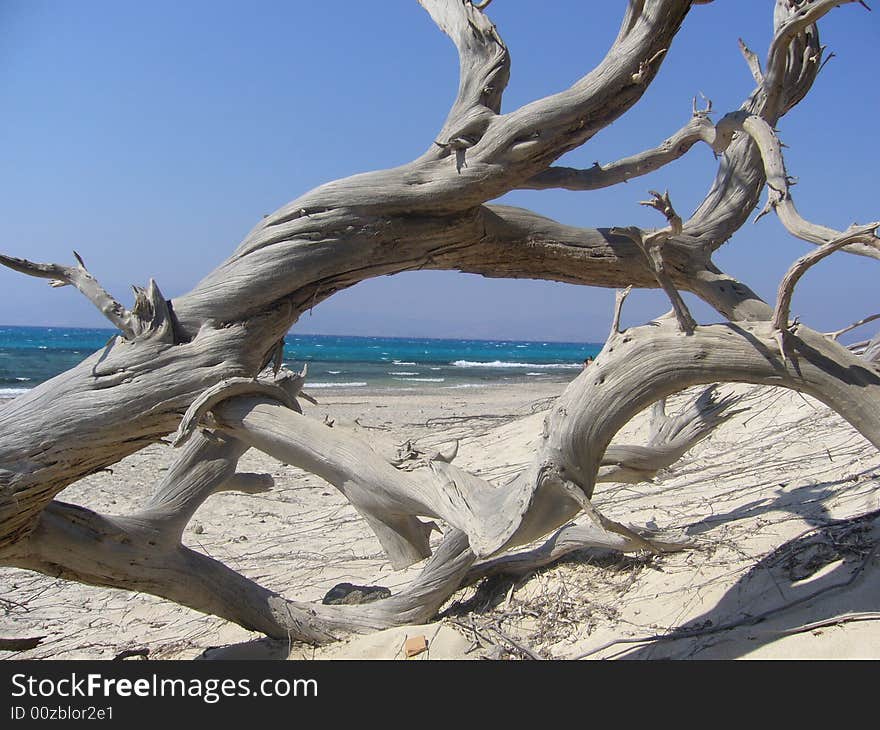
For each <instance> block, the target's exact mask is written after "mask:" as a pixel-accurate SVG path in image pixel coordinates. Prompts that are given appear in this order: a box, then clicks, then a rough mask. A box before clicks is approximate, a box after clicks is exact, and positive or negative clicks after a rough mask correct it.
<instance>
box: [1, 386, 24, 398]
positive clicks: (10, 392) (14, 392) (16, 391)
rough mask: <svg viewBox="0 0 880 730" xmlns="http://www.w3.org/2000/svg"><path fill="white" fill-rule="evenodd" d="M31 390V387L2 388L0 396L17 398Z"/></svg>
mask: <svg viewBox="0 0 880 730" xmlns="http://www.w3.org/2000/svg"><path fill="white" fill-rule="evenodd" d="M29 390H30V388H0V398H15V397H16V396H19V395H21V394H22V393H27V392H28V391H29Z"/></svg>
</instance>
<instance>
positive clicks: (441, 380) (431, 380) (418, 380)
mask: <svg viewBox="0 0 880 730" xmlns="http://www.w3.org/2000/svg"><path fill="white" fill-rule="evenodd" d="M394 379H395V380H405V381H407V382H412V383H445V382H446V378H394Z"/></svg>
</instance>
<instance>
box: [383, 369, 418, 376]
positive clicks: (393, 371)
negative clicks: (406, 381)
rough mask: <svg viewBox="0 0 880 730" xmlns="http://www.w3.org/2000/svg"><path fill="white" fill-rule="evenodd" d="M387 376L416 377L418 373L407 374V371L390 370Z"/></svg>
mask: <svg viewBox="0 0 880 730" xmlns="http://www.w3.org/2000/svg"><path fill="white" fill-rule="evenodd" d="M388 374H389V375H418V373H415V372H409V371H408V370H392V371H391V372H389V373H388Z"/></svg>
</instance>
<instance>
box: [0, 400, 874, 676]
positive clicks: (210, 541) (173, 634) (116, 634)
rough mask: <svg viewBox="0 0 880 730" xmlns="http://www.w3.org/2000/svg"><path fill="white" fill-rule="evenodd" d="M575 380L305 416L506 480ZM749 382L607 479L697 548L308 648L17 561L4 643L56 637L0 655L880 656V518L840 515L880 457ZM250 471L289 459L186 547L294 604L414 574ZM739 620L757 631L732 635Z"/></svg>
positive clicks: (623, 513)
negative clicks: (697, 435)
mask: <svg viewBox="0 0 880 730" xmlns="http://www.w3.org/2000/svg"><path fill="white" fill-rule="evenodd" d="M562 387H563V386H562V385H560V384H553V383H537V384H529V385H528V386H519V385H518V386H505V387H492V388H473V389H468V390H467V391H450V390H445V391H443V390H439V389H437V390H433V391H430V390H429V391H424V392H418V393H416V392H406V393H399V394H395V395H389V394H365V393H361V392H355V391H352V392H350V393H335V392H334V393H333V394H330V393H328V392H326V391H325V392H321V393H319V394H318V395H319V398H320V400H321V401H322V402H321V405H319V406H315V407H312V408H311V409H310V410H309V411H307V412H308V413H310V414H311V415H314V416H315V417H317V418H319V419H320V418H323V417H324V416H325V415H327V416H329V417H331V418H339V419H352V418H355V417H357V418H358V419H359V421H360V423H361V424H362V425H368V426H373V427H376V428H375V429H371V430H370V433H371V434H373V435H374V436H375V438H378V439H384V440H386V441H390V442H401V441H403V440H404V439H406V438H414V439H418V443H419V444H420V445H423V446H428V445H433V446H436V445H439V444H442V443H443V442H444V441H449V440H450V439H452V438H460V439H461V449H460V452H459V456H458V457H457V459H456V463H457V464H459V465H460V466H463V467H465V468H468V469H471V470H472V471H474V472H476V473H478V474H480V476H483V477H485V478H488V479H490V480H493V481H496V482H503V481H505V480H506V478H507V477H509V476H510V475H511V474H514V473H515V472H516V471H517V469H518V468H520V467H521V466H522V465H523V464H525V463H527V462H528V460H529V459H530V454H531V448H530V446H531V443H532V442H533V440H534V439H535V438H536V437H537V435H538V434H539V433H540V427H541V420H542V415H541V414H540V412H539V413H537V414H536V415H532V416H529V415H528V414H530V413H532V411H533V410H534V409H535V408H536V407H537V406H539V405H540V403H541V402H542V401H543V400H544V399H546V398H549V397H551V396H553V395H555V394H557V393H558V392H560V391H561V389H562ZM727 389H728V390H730V389H731V388H727ZM736 390H738V391H740V392H743V393H745V394H746V396H747V400H748V403H749V405H751V406H752V408H751V409H750V410H748V411H747V412H744V413H741V414H739V415H737V416H736V417H735V418H734V419H732V420H731V421H730V422H728V423H727V424H725V425H723V426H722V427H721V428H720V429H719V430H718V431H717V432H716V433H715V434H713V435H712V436H711V437H710V438H709V439H707V440H706V441H704V442H702V443H701V444H699V445H698V446H697V447H696V448H695V449H694V450H692V451H691V452H690V453H688V454H687V455H686V456H685V457H684V459H682V460H681V461H680V462H679V463H678V464H676V465H675V467H674V468H673V469H672V470H671V471H670V473H669V474H665V475H663V476H662V478H660V479H657V480H655V482H653V483H648V484H640V485H635V486H633V485H612V484H608V485H600V486H599V489H597V493H596V495H595V502H596V504H597V506H598V507H599V508H600V509H601V510H603V511H604V512H605V513H606V514H607V515H608V516H609V517H612V518H614V519H617V520H619V521H624V522H628V523H632V524H635V525H652V526H657V527H662V528H678V529H681V530H684V531H686V532H687V533H689V534H690V535H691V536H692V537H693V538H694V539H695V541H696V546H695V549H693V550H689V551H686V552H682V553H676V554H670V555H664V556H661V557H653V558H652V557H647V556H620V555H610V554H606V555H598V554H596V553H592V554H590V553H587V552H581V553H576V554H574V555H573V556H571V557H570V558H568V559H566V560H564V561H563V562H562V563H560V564H557V565H555V566H552V567H549V568H546V569H543V570H541V571H538V572H536V573H533V574H531V575H528V576H525V577H524V578H522V579H521V580H519V581H517V582H514V581H511V580H507V579H503V578H502V579H497V580H495V581H493V582H492V583H491V584H489V585H486V586H483V587H482V588H481V589H480V592H479V594H477V588H470V589H466V590H463V591H461V592H460V593H459V594H458V595H456V596H455V597H454V600H456V601H459V602H464V601H468V600H469V599H473V600H472V601H471V606H472V609H473V610H471V611H469V612H462V611H457V610H455V609H454V608H453V610H452V611H450V616H449V617H448V618H447V619H445V620H444V621H442V622H440V623H437V624H433V625H431V626H422V627H404V628H402V629H394V630H389V631H387V632H381V633H380V634H376V635H372V636H368V637H353V638H351V639H348V640H346V641H345V642H341V643H339V644H336V645H332V646H329V647H324V648H320V649H312V648H304V647H293V651H292V652H290V651H288V647H284V646H282V647H279V646H278V645H277V644H267V642H262V641H259V638H260V637H259V636H258V635H256V634H253V633H250V632H248V631H245V630H244V629H242V628H240V627H238V626H235V625H233V624H230V623H228V622H226V621H223V620H221V619H217V618H213V617H208V616H204V615H202V614H199V613H197V612H194V611H191V610H189V609H186V608H183V607H180V606H177V605H175V604H172V603H169V602H167V601H164V600H161V599H158V598H154V597H152V596H148V595H144V594H133V593H129V592H125V591H117V590H112V589H103V588H93V587H88V586H83V585H80V584H76V583H69V582H66V581H62V580H56V579H52V578H48V577H46V576H42V575H37V574H33V573H29V572H25V571H19V570H12V569H0V585H2V586H3V590H2V593H0V637H4V638H10V637H25V636H42V635H44V636H46V638H45V639H44V641H43V642H42V643H41V644H40V645H39V646H38V647H37V648H35V649H33V650H29V651H27V652H20V653H17V654H14V655H13V654H3V655H0V656H6V657H13V656H14V657H15V658H25V659H27V658H32V659H38V658H65V659H67V658H105V659H106V658H112V657H113V656H115V655H116V654H118V653H119V652H120V651H123V650H125V649H132V648H140V647H146V648H148V649H149V651H150V657H152V658H193V657H196V656H199V655H201V654H202V653H203V652H205V651H206V650H208V649H209V648H210V647H226V648H224V649H222V650H214V651H212V652H209V654H210V655H211V656H229V655H231V654H237V655H251V656H253V655H258V656H286V655H288V654H290V656H291V657H293V658H311V657H315V658H333V659H336V658H388V659H402V658H403V653H402V650H401V649H402V645H403V642H404V641H405V640H406V638H407V636H414V635H424V636H425V637H426V638H428V639H429V650H428V652H425V653H423V654H421V655H419V656H418V657H414V658H413V659H426V658H427V659H431V658H433V659H437V658H478V657H480V656H492V657H509V656H516V657H519V656H522V651H521V650H520V649H516V648H515V647H514V644H519V645H520V646H521V647H525V648H527V649H528V650H530V651H533V652H535V653H539V654H541V655H542V656H545V657H547V658H572V657H578V656H581V655H584V654H588V656H589V657H590V658H603V657H617V656H626V657H628V658H657V657H677V658H685V657H695V658H753V657H760V658H791V657H798V658H812V657H816V658H819V657H822V658H856V657H859V658H878V657H880V623H878V618H880V614H878V613H876V611H878V610H880V609H878V607H880V571H878V566H877V561H876V555H875V553H874V552H873V551H874V549H875V546H876V545H877V544H878V537H880V520H878V519H876V518H875V519H866V520H864V521H862V522H861V523H856V524H847V525H843V526H839V527H837V528H836V529H834V530H832V531H831V532H829V530H828V528H827V525H828V523H829V522H831V521H834V520H842V519H845V518H849V517H853V516H857V515H863V514H866V513H870V512H873V511H877V510H880V490H878V483H880V456H878V454H877V452H876V450H875V449H873V447H871V446H870V444H868V443H867V442H866V441H865V440H864V439H863V438H862V437H861V436H859V435H858V434H857V433H856V432H855V431H854V430H853V429H852V428H851V427H849V426H848V425H847V424H845V423H844V422H842V421H841V419H840V418H838V417H837V416H836V415H834V414H833V413H831V412H829V411H828V409H827V408H825V407H824V406H822V405H820V404H818V403H816V402H815V401H812V400H808V399H805V398H803V397H801V396H799V395H797V394H794V393H789V392H786V391H781V390H771V389H758V388H752V387H744V386H740V387H737V388H736ZM675 402H679V403H680V399H678V400H676V401H674V402H673V407H674V406H675ZM524 416H527V417H524ZM515 417H520V418H519V419H518V420H515ZM643 428H644V424H643V423H642V422H641V420H640V419H636V420H635V421H634V422H633V423H631V424H630V425H629V426H628V427H627V429H626V431H625V432H624V433H623V434H621V435H620V436H619V438H618V441H620V442H630V443H640V434H641V432H642V431H643ZM173 457H174V454H173V453H172V450H171V449H170V448H169V447H166V446H163V445H156V446H153V447H151V448H148V449H145V450H144V451H143V452H141V453H138V454H135V455H133V456H132V457H130V458H128V459H126V460H124V461H122V462H120V463H119V464H117V465H115V466H114V467H113V473H112V474H110V473H101V474H96V475H93V476H91V477H89V478H88V479H85V480H83V481H81V482H80V483H78V484H76V485H74V486H73V487H71V488H69V489H68V490H66V491H65V492H64V493H63V494H61V495H60V496H59V498H60V499H62V500H65V501H70V502H75V503H78V504H82V505H84V506H87V507H91V508H93V509H97V510H100V511H103V512H108V513H122V514H124V513H127V512H130V511H132V510H134V509H136V508H137V506H138V505H140V504H142V503H143V502H144V501H145V499H146V497H147V495H149V493H150V492H151V490H152V489H153V487H154V486H155V484H156V482H157V479H158V478H159V475H160V472H161V471H162V470H163V469H165V468H166V467H167V465H168V463H169V462H170V460H171V459H172V458H173ZM240 468H241V469H242V470H246V471H265V472H268V473H270V474H272V475H273V476H274V477H275V480H276V486H275V489H274V490H273V491H272V492H270V493H268V494H263V495H256V496H247V495H240V494H229V493H227V494H221V495H218V496H215V497H213V498H211V499H210V500H209V501H208V502H207V503H206V504H205V505H203V506H202V508H201V509H200V510H199V511H198V513H197V514H196V516H195V518H194V519H193V521H192V522H191V523H190V525H189V527H188V528H187V530H186V532H185V536H184V539H185V542H186V543H187V544H188V545H190V546H191V547H193V548H195V549H198V550H201V551H203V552H205V553H207V554H209V555H211V556H213V557H215V558H218V559H220V560H222V561H224V562H225V563H227V564H228V565H230V566H231V567H233V568H234V569H236V570H238V571H240V572H242V573H244V574H245V575H247V576H249V577H251V578H253V579H255V580H257V581H259V582H261V583H262V584H263V585H266V586H267V587H270V588H272V589H274V590H277V591H279V592H281V593H283V594H284V595H286V596H288V597H291V598H296V599H298V600H320V599H321V597H322V596H323V595H324V594H325V593H326V592H327V591H328V590H329V589H330V588H331V587H333V586H334V585H335V584H337V583H340V582H351V583H357V584H370V585H384V586H388V587H389V588H391V589H392V590H394V589H395V588H398V587H400V586H401V585H404V584H405V583H406V582H407V581H408V580H409V579H411V577H412V576H413V575H414V574H415V572H417V571H418V567H419V566H414V567H413V568H410V569H408V570H406V571H402V572H400V573H395V572H393V571H391V569H390V567H389V566H388V565H387V563H386V562H385V561H384V559H383V556H382V553H381V551H380V549H379V546H378V543H377V542H376V540H375V538H374V537H373V536H372V534H371V533H370V532H369V530H368V529H367V528H366V527H365V525H364V524H363V522H362V521H361V520H360V519H359V517H358V516H357V514H356V513H355V512H354V510H353V509H352V508H351V507H350V506H349V505H348V504H347V502H346V501H345V500H344V499H343V498H342V497H341V495H340V494H339V493H338V492H337V491H336V490H335V489H333V488H332V487H330V486H328V485H326V484H325V483H324V482H322V481H321V480H320V479H318V478H316V477H314V476H311V475H307V474H304V473H303V472H301V471H300V470H298V469H295V468H293V467H289V466H285V465H282V464H280V463H278V462H277V461H275V460H273V459H271V458H269V457H267V456H265V455H263V454H260V453H256V452H249V453H248V454H247V455H245V457H244V458H243V459H242V462H241V465H240ZM823 528H824V529H823ZM799 536H800V539H798V540H796V538H798V537H799ZM781 546H782V547H781ZM846 582H850V583H851V584H850V585H848V586H847V587H837V588H835V586H837V585H839V584H843V583H846ZM820 591H821V595H818V596H815V597H812V596H814V594H817V593H819V592H820ZM475 594H476V595H475ZM786 606H789V607H787V608H786ZM474 607H475V608H474ZM764 614H766V615H767V617H766V618H765V619H764V620H762V621H761V622H759V623H755V620H754V617H757V616H760V615H764ZM750 617H751V618H750ZM835 622H836V623H835ZM732 623H740V624H741V625H738V626H736V627H734V628H730V629H724V630H719V627H725V626H727V625H729V624H732ZM811 626H812V628H811ZM676 627H690V628H691V629H692V630H693V628H694V627H699V628H698V630H697V631H698V632H699V635H695V636H692V637H687V638H679V639H675V640H670V639H668V637H667V638H664V639H662V640H654V641H643V639H646V638H647V637H652V636H664V635H668V634H669V632H670V631H671V630H673V629H675V628H676ZM499 632H500V633H499ZM623 642H626V643H623ZM411 660H412V659H410V661H411Z"/></svg>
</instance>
